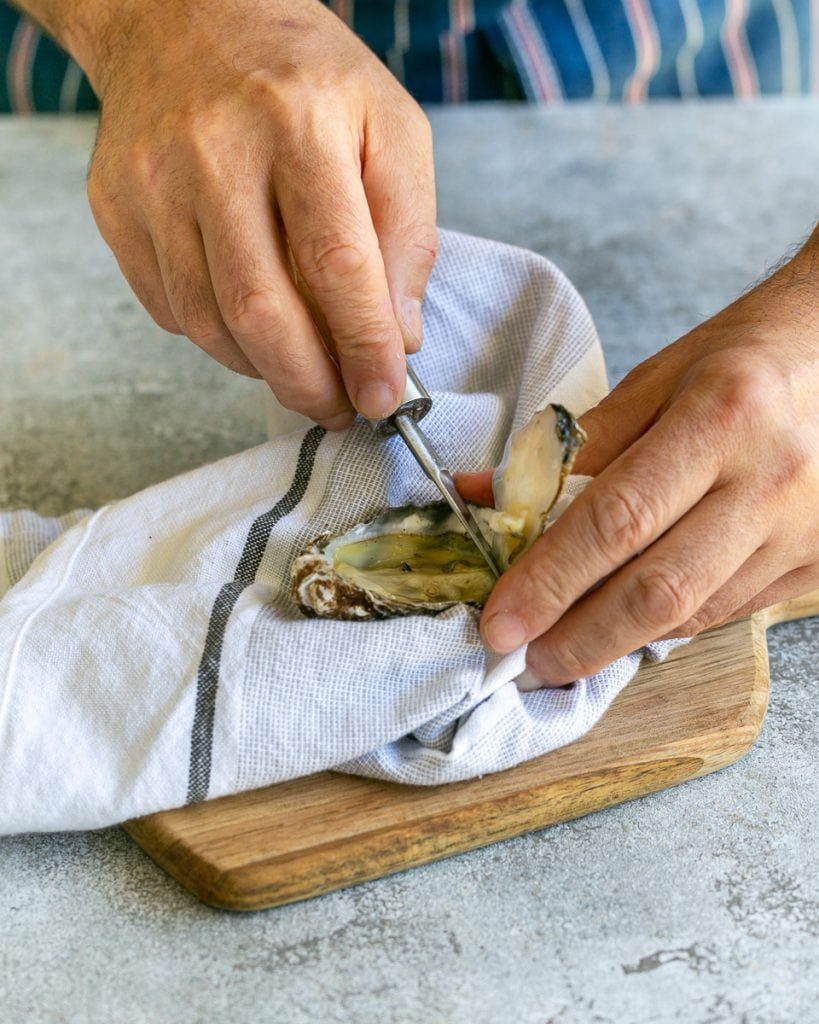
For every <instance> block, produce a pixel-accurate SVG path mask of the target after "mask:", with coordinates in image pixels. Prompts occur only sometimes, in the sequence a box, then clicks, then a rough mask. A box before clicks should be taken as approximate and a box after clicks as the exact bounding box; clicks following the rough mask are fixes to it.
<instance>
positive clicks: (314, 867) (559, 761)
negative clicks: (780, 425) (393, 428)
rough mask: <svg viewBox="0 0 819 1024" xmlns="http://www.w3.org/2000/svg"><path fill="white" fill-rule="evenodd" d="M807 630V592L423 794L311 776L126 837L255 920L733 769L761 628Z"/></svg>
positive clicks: (714, 634)
mask: <svg viewBox="0 0 819 1024" xmlns="http://www.w3.org/2000/svg"><path fill="white" fill-rule="evenodd" d="M817 614H819V591H816V592H814V593H812V594H808V595H807V596H806V597H803V598H800V599H798V600H795V601H789V602H786V603H784V604H781V605H776V606H775V607H773V608H769V609H768V610H767V611H766V612H761V613H759V614H758V615H755V616H754V617H753V618H751V619H743V620H741V621H739V622H734V623H731V624H730V625H728V626H722V627H721V628H719V629H716V630H712V631H711V632H710V633H706V634H703V635H702V636H700V637H697V638H696V639H695V640H693V641H692V642H691V643H690V644H689V645H688V646H686V647H683V648H681V649H679V650H678V651H676V652H675V653H674V654H673V655H672V656H671V657H670V658H669V659H668V660H667V661H666V662H664V663H663V664H662V665H651V664H645V665H644V666H643V667H642V668H641V669H640V671H639V672H638V674H637V676H636V677H635V679H634V680H633V681H632V682H631V683H630V684H629V685H628V686H627V687H626V688H625V689H624V690H623V691H622V692H621V693H620V695H619V696H618V697H617V699H616V700H615V701H614V702H613V704H612V706H611V707H610V709H609V710H608V712H607V713H606V714H605V716H604V717H603V719H602V720H601V721H600V722H599V723H598V724H597V725H596V726H595V728H594V729H592V730H591V731H590V732H589V733H587V734H586V735H585V736H584V737H582V739H580V740H578V741H576V742H575V743H572V744H571V745H569V746H568V747H563V748H562V749H560V750H557V751H554V752H553V753H551V754H546V755H544V756H543V757H540V758H537V759H535V760H533V761H528V762H526V763H525V764H522V765H519V766H518V767H517V768H511V769H509V770H508V771H505V772H499V773H498V774H495V775H486V776H484V777H483V778H480V779H474V780H471V781H469V782H460V783H453V784H450V785H447V786H438V787H435V788H427V787H416V786H399V785H397V784H394V783H386V782H378V781H375V780H373V779H361V778H356V777H353V776H347V775H336V774H333V773H331V772H322V773H321V774H317V775H311V776H308V777H307V778H303V779H296V780H294V781H292V782H284V783H280V784H279V785H276V786H269V787H267V788H266V789H258V790H254V791H252V792H248V793H242V794H239V795H238V796H232V797H224V798H222V799H219V800H211V801H208V802H206V803H202V804H198V805H195V806H192V807H183V808H180V809H179V810H175V811H164V812H162V813H160V814H152V815H149V816H148V817H145V818H139V819H135V820H133V821H129V822H127V823H126V825H125V826H124V827H125V829H126V831H127V832H128V833H129V834H130V835H131V836H132V837H133V838H134V839H135V840H136V841H137V843H139V845H140V846H141V847H142V848H143V849H144V850H145V851H146V853H148V854H149V856H151V857H153V859H154V860H155V861H156V862H157V863H158V864H159V865H161V867H163V868H164V869H165V870H166V871H167V872H168V874H170V875H171V876H173V878H175V879H176V880H177V881H178V882H180V883H181V884H182V885H183V886H185V888H186V889H189V890H190V891H191V892H192V893H193V894H194V895H195V896H198V897H199V899H201V900H204V902H205V903H209V904H211V905H213V906H216V907H225V908H229V909H231V910H258V909H261V908H263V907H273V906H276V905H278V904H282V903H292V902H294V901H296V900H303V899H307V898H308V897H310V896H317V895H318V894H319V893H323V892H330V891H331V890H333V889H341V888H344V887H345V886H349V885H355V884H356V883H357V882H363V881H365V880H367V879H371V878H379V877H380V876H382V875H388V874H391V873H393V872H396V871H403V870H405V869H406V868H411V867H415V866H416V865H418V864H425V863H427V862H428V861H431V860H438V859H440V858H442V857H449V856H451V855H452V854H455V853H462V852H463V851H464V850H471V849H474V848H475V847H478V846H486V845H487V844H489V843H494V842H497V841H498V840H500V839H507V838H509V837H510V836H516V835H521V834H522V833H524V832H531V831H533V830H534V829H540V828H544V827H545V826H547V825H553V824H555V823H556V822H559V821H566V820H568V819H569V818H578V817H580V816H581V815H584V814H589V813H590V812H591V811H597V810H600V809H601V808H603V807H610V806H612V805H613V804H618V803H621V802H622V801H624V800H631V799H634V798H635V797H639V796H643V795H645V794H646V793H652V792H654V791H656V790H659V789H665V788H667V787H669V786H675V785H677V784H678V783H680V782H685V781H686V780H687V779H693V778H696V777H697V776H698V775H705V774H707V773H708V772H713V771H716V770H717V769H719V768H723V767H725V766H726V765H729V764H731V763H732V762H734V761H736V760H738V759H739V758H740V757H741V756H742V755H743V754H744V753H745V752H746V751H747V750H748V749H749V747H750V746H751V745H752V744H753V742H754V740H755V739H756V737H757V735H758V733H759V730H760V728H761V726H762V720H763V718H764V716H765V709H766V706H767V703H768V688H769V676H768V651H767V646H766V642H765V630H766V628H767V627H768V626H770V625H773V624H774V623H777V622H786V621H789V620H791V619H798V618H803V617H806V616H809V615H817Z"/></svg>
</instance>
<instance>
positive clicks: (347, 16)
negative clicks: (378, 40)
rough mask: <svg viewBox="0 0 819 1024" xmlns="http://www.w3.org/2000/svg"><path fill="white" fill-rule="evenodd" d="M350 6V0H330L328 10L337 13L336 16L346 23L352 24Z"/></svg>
mask: <svg viewBox="0 0 819 1024" xmlns="http://www.w3.org/2000/svg"><path fill="white" fill-rule="evenodd" d="M351 7H352V4H351V2H350V0H332V2H331V4H330V10H331V11H332V12H333V14H336V15H338V17H339V18H341V20H342V21H344V22H346V23H347V24H348V25H352V23H353V19H352V10H351Z"/></svg>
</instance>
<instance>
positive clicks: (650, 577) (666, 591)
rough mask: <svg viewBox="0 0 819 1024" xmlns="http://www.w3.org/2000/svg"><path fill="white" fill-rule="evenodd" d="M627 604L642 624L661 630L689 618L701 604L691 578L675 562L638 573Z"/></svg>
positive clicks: (634, 616) (629, 610) (632, 614)
mask: <svg viewBox="0 0 819 1024" xmlns="http://www.w3.org/2000/svg"><path fill="white" fill-rule="evenodd" d="M626 603H627V610H628V612H629V613H630V614H631V616H632V617H633V618H634V619H635V620H636V621H637V622H638V624H639V625H641V626H645V627H648V628H649V629H651V630H659V631H663V630H665V629H667V628H669V627H673V626H675V625H676V624H677V623H680V622H685V621H686V620H688V619H690V618H691V617H692V616H693V615H694V613H695V612H696V610H697V608H698V605H699V602H698V600H697V595H696V591H695V588H694V584H693V582H692V580H691V577H690V576H689V575H688V574H687V573H686V572H684V571H683V570H681V569H680V568H679V566H672V565H666V566H657V567H654V568H652V569H651V570H647V571H644V572H642V573H641V574H639V575H638V576H637V578H636V580H635V583H634V588H633V591H632V593H631V600H630V601H629V600H628V598H627V601H626ZM658 635H659V634H658Z"/></svg>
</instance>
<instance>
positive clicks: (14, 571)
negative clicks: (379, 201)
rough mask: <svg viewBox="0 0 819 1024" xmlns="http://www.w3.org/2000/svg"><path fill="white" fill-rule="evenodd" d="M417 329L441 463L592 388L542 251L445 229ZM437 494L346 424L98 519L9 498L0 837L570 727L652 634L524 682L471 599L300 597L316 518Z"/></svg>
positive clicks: (553, 738)
mask: <svg viewBox="0 0 819 1024" xmlns="http://www.w3.org/2000/svg"><path fill="white" fill-rule="evenodd" d="M424 323H425V332H426V341H425V344H424V348H423V350H422V352H421V353H419V354H418V355H417V356H415V357H414V363H415V365H416V367H417V369H418V372H419V375H420V377H421V379H422V380H423V381H425V383H426V384H427V386H428V387H430V388H431V390H432V392H433V395H434V402H435V404H434V408H433V411H432V413H430V415H429V416H428V417H427V419H426V420H425V428H426V430H427V432H428V434H429V435H430V437H431V439H432V441H433V443H434V444H435V446H436V447H437V448H438V449H439V450H440V452H441V453H442V455H443V457H444V459H445V461H446V464H447V465H448V466H450V467H451V468H453V469H463V470H476V469H481V468H485V467H489V466H492V465H494V464H495V462H496V461H497V460H498V458H499V456H500V454H501V451H502V448H503V443H504V440H505V438H506V437H507V435H508V434H509V432H510V430H512V429H513V428H515V427H518V426H520V425H521V424H523V423H524V422H525V421H526V420H527V419H528V418H529V417H530V416H531V415H532V413H533V412H534V411H535V410H537V409H538V408H540V407H542V406H543V405H544V404H545V403H547V402H550V401H557V402H561V403H563V404H564V405H566V406H567V407H568V408H569V409H571V410H572V411H573V412H575V413H576V414H580V413H582V412H583V411H584V410H585V409H587V408H588V407H589V406H591V405H593V404H594V403H595V402H597V401H598V400H599V399H600V398H601V397H602V396H603V394H604V393H605V390H606V380H605V372H604V366H603V358H602V354H601V351H600V346H599V342H598V339H597V335H596V333H595V330H594V326H593V324H592V321H591V318H590V316H589V313H588V311H587V309H586V307H585V306H584V304H583V302H582V300H581V299H580V297H579V296H578V294H577V292H576V291H575V290H574V289H573V288H572V286H571V285H570V284H569V282H568V281H567V280H566V278H565V277H564V276H563V275H562V274H561V273H560V272H559V271H558V270H557V269H556V268H555V267H554V266H553V265H552V264H551V263H549V262H548V261H547V260H545V259H543V258H541V257H539V256H536V255H534V254H532V253H528V252H524V251H522V250H519V249H515V248H511V247H509V246H505V245H500V244H498V243H493V242H487V241H483V240H479V239H475V238H469V237H466V236H463V235H457V234H453V233H449V232H442V235H441V252H440V256H439V259H438V262H437V265H436V268H435V271H434V274H433V276H432V280H431V282H430V285H429V289H428V295H427V299H426V303H425V320H424ZM435 497H436V494H435V491H434V489H433V487H432V485H431V484H430V483H429V481H427V480H426V478H425V477H424V476H423V474H422V473H421V471H420V470H419V469H418V468H417V466H416V465H415V463H414V462H413V460H412V458H411V456H410V455H409V454H408V452H407V451H406V450H405V449H404V448H403V446H402V444H401V442H400V441H399V440H398V439H392V440H390V441H387V442H384V441H380V440H378V439H376V438H375V437H374V436H373V435H372V432H371V431H370V429H369V427H368V426H367V425H366V424H364V423H361V422H357V423H356V424H355V425H354V426H353V427H352V428H351V429H350V430H349V431H347V432H345V433H342V434H328V433H325V432H324V431H323V430H322V429H321V428H319V427H310V428H308V429H305V430H299V431H296V432H291V433H289V434H287V435H285V436H281V437H278V438H275V439H274V440H272V441H270V442H269V443H266V444H263V445H260V446H259V447H257V448H253V449H250V450H248V451H245V452H242V453H240V454H238V455H234V456H232V457H230V458H227V459H223V460H221V461H219V462H216V463H214V464H211V465H207V466H203V467H202V468H200V469H196V470H194V471H192V472H189V473H187V474H185V475H183V476H180V477H176V478H174V479H172V480H168V481H166V482H165V483H161V484H158V485H156V486H154V487H149V488H148V489H147V490H144V491H141V492H140V493H138V494H135V495H133V496H132V497H129V498H125V499H123V500H121V501H118V502H115V503H114V504H112V505H109V506H106V507H104V508H101V509H99V510H97V511H94V512H76V513H70V514H69V515H67V516H64V517H62V518H60V519H43V518H41V517H38V516H36V515H34V514H33V513H31V512H16V513H4V514H0V833H14V832H22V831H34V830H37V831H39V830H48V831H51V830H60V829H83V828H94V827H97V826H102V825H108V824H112V823H115V822H120V821H123V820H125V819H127V818H130V817H134V816H137V815H142V814H146V813H149V812H152V811H158V810H163V809H167V808H171V807H178V806H181V805H183V804H185V803H186V802H195V801H200V800H205V799H208V798H212V797H217V796H223V795H225V794H228V793H236V792H238V791H240V790H246V789H252V788H255V787H258V786H264V785H267V784H269V783H274V782H278V781H281V780H284V779H290V778H294V777H296V776H300V775H306V774H309V773H311V772H316V771H320V770H322V769H328V768H335V769H337V770H339V771H343V772H351V773H357V774H362V775H371V776H376V777H378V778H382V779H392V780H395V781H397V782H403V783H412V784H421V785H435V784H438V783H445V782H452V781H455V780H458V779H465V778H469V777H471V776H477V775H481V774H484V773H487V772H495V771H500V770H502V769H504V768H508V767H510V766H511V765H514V764H517V763H518V762H520V761H523V760H525V759H527V758H531V757H535V756H537V755H539V754H543V753H545V752H546V751H549V750H552V749H554V748H556V747H559V746H562V745H564V744H566V743H570V742H571V741H572V740H574V739H576V738H577V737H579V736H581V735H582V734H583V733H584V732H586V731H587V730H588V729H589V728H590V727H591V726H592V725H593V724H594V723H595V722H596V721H597V720H598V719H599V718H600V716H601V715H602V714H603V713H604V711H605V709H606V707H607V706H608V705H609V703H610V702H611V700H612V699H613V698H614V697H615V695H616V694H617V693H618V692H619V691H620V690H621V689H622V687H623V686H625V685H626V683H627V682H628V681H629V680H630V679H631V678H632V676H633V675H634V673H635V672H636V670H637V667H638V665H639V662H640V660H641V657H642V655H643V653H646V652H636V653H635V654H633V655H630V656H629V657H626V658H623V659H621V660H619V661H617V662H616V663H615V664H613V665H611V666H609V668H607V669H606V670H605V671H603V672H601V673H599V674H598V675H596V676H594V677H591V678H588V679H583V680H579V681H578V682H576V683H575V684H574V685H573V686H572V687H571V688H569V689H556V690H537V691H533V692H524V691H523V690H521V689H519V687H518V685H517V682H521V683H522V684H525V683H526V682H527V680H526V678H525V665H524V659H525V652H524V651H523V650H520V651H517V652H515V653H514V654H511V655H508V656H506V657H503V658H500V657H495V656H493V655H490V654H488V653H487V652H486V651H485V649H484V648H483V647H482V645H481V643H480V640H479V637H478V629H477V624H478V612H477V611H476V610H475V609H472V608H467V607H456V608H453V609H451V610H449V611H447V612H445V613H443V614H440V615H438V616H435V617H428V616H412V617H407V618H397V619H391V620H385V621H379V622H335V621H329V620H319V619H306V618H304V617H302V615H301V614H300V613H299V611H298V610H297V608H296V607H295V605H294V603H293V601H292V599H291V597H290V593H289V573H288V570H289V566H290V563H291V562H292V560H293V558H294V557H295V555H297V554H298V553H299V552H300V551H301V550H302V549H303V548H304V546H305V545H306V544H307V543H308V542H309V541H310V540H311V539H312V538H313V537H314V536H315V535H316V534H318V533H321V532H323V531H325V530H330V531H333V532H340V531H343V530H346V529H348V528H349V527H350V526H351V525H353V524H354V523H356V522H360V521H362V520H365V519H368V518H370V517H372V516H373V515H375V514H376V513H377V512H379V511H380V510H381V509H383V508H384V507H385V506H388V505H405V504H412V503H419V504H420V503H425V502H429V501H432V500H434V499H435ZM578 557H579V558H582V552H578ZM669 646H670V645H669V644H654V645H651V647H650V648H648V649H647V653H648V655H649V656H650V657H652V658H655V659H657V658H662V657H663V656H664V654H665V653H666V651H667V650H668V649H669ZM529 682H531V681H529Z"/></svg>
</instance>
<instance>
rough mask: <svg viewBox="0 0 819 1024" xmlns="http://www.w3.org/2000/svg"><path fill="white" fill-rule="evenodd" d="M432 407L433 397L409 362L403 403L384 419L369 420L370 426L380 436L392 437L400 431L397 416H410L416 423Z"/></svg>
mask: <svg viewBox="0 0 819 1024" xmlns="http://www.w3.org/2000/svg"><path fill="white" fill-rule="evenodd" d="M431 408H432V399H431V398H430V397H429V395H428V394H427V389H426V388H425V387H424V385H423V384H422V383H421V381H420V380H418V377H417V376H416V374H415V371H414V370H413V369H412V368H411V367H410V365H409V363H407V383H406V385H405V387H404V397H403V398H402V399H401V404H400V405H399V406H398V408H397V409H396V410H395V412H394V413H393V414H392V415H391V416H387V417H386V419H383V420H367V422H368V423H369V424H370V426H371V427H372V428H373V430H374V431H375V433H376V434H377V435H378V436H379V437H391V436H392V435H393V434H397V433H398V428H397V427H396V425H395V417H396V416H409V417H410V418H411V419H413V420H415V422H416V423H420V421H421V420H422V419H423V418H424V417H425V416H426V414H427V413H428V412H429V410H430V409H431Z"/></svg>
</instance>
